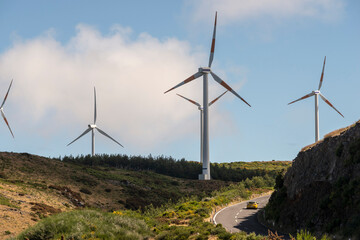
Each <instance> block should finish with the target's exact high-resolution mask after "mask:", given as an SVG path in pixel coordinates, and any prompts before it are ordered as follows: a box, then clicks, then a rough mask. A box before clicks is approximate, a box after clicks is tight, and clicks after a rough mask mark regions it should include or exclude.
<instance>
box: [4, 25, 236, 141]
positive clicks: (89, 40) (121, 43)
mask: <svg viewBox="0 0 360 240" xmlns="http://www.w3.org/2000/svg"><path fill="white" fill-rule="evenodd" d="M52 33H53V32H52ZM53 35H54V34H51V33H50V34H45V35H44V36H39V37H37V38H35V39H31V40H26V41H24V40H17V41H16V42H15V43H14V45H13V46H12V47H11V48H10V49H8V50H7V51H6V52H4V53H3V54H1V55H0V73H1V75H0V87H1V89H7V87H8V84H9V81H10V79H11V78H14V84H13V88H12V90H11V98H9V99H8V102H7V104H6V106H5V107H6V108H5V111H6V112H7V114H8V118H10V117H9V116H11V119H12V121H11V122H10V123H11V124H12V127H13V129H16V131H22V132H23V131H26V132H31V133H32V134H38V133H37V132H38V131H39V132H40V135H42V136H45V137H46V136H56V135H59V133H60V132H61V134H60V135H62V136H63V135H65V134H64V132H65V133H66V135H68V134H69V140H71V139H73V138H75V137H77V136H78V135H79V134H80V133H81V132H82V131H84V130H85V129H86V126H87V124H88V123H92V121H93V86H96V90H97V103H98V104H97V108H98V117H97V124H98V125H99V127H100V128H101V129H103V130H104V131H106V132H107V133H109V134H110V135H112V136H113V137H114V138H116V139H118V140H119V141H120V142H121V143H123V144H124V145H125V146H129V145H133V146H135V145H136V146H139V147H146V148H151V147H153V146H157V145H160V144H162V143H164V142H165V143H168V142H169V141H173V140H174V139H178V138H181V137H184V136H186V135H188V134H193V132H194V131H196V132H198V129H197V128H196V129H194V127H195V126H197V125H196V124H193V123H192V121H194V118H195V119H196V120H198V119H197V117H198V114H197V112H196V111H195V109H193V108H187V107H183V105H182V104H181V100H180V99H179V98H178V97H177V96H176V95H175V93H176V91H173V92H171V93H168V94H166V95H164V94H163V92H164V91H166V90H167V89H169V88H171V87H173V86H174V85H175V84H177V83H179V82H180V81H182V80H184V79H185V78H187V77H188V76H190V75H191V74H193V73H194V72H195V71H196V70H197V69H196V68H195V69H194V66H199V64H200V63H201V62H206V59H205V57H204V56H205V55H204V54H202V53H199V52H193V51H194V50H193V49H191V48H190V46H189V44H188V43H187V42H183V41H179V40H177V39H175V38H169V39H166V40H161V41H160V40H159V39H157V38H154V37H152V36H150V35H149V34H146V33H143V34H140V35H139V36H137V37H136V38H134V37H133V36H132V33H131V29H129V28H123V27H121V26H114V27H113V28H112V29H111V32H110V34H108V35H106V36H104V35H102V34H101V33H100V32H98V31H97V30H96V29H94V28H93V27H90V26H86V25H78V26H77V34H76V35H75V36H74V37H73V38H72V39H71V40H70V41H69V42H68V43H66V44H62V43H60V42H58V41H57V40H56V39H55V38H54V36H53ZM222 91H223V89H222V88H221V87H219V88H218V90H216V91H214V92H212V93H211V94H210V98H212V97H213V96H216V95H217V94H218V93H220V92H222ZM177 92H179V93H181V94H184V95H186V96H188V97H192V98H195V99H196V100H199V99H201V93H202V89H201V81H198V82H197V83H195V81H194V82H193V83H189V84H188V85H186V86H184V87H183V88H181V89H179V91H177ZM10 99H11V100H10ZM10 112H11V114H10ZM212 116H213V120H212V121H211V123H212V124H214V125H216V124H218V123H219V122H221V121H227V122H229V116H228V115H227V114H226V113H224V112H222V113H221V114H220V113H219V112H218V110H217V111H214V112H212ZM231 124H232V123H228V127H229V128H231ZM222 125H223V124H222Z"/></svg>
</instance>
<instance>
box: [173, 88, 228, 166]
mask: <svg viewBox="0 0 360 240" xmlns="http://www.w3.org/2000/svg"><path fill="white" fill-rule="evenodd" d="M227 92H228V91H225V92H224V93H222V94H221V95H220V96H218V97H217V98H215V99H214V100H212V101H211V102H210V103H209V107H210V106H211V105H213V104H214V103H215V102H216V101H217V100H219V98H221V97H222V96H223V95H224V94H225V93H227ZM177 95H178V96H179V97H182V98H184V99H185V100H188V101H189V102H191V103H192V104H194V105H196V106H198V109H199V111H200V163H203V151H202V149H203V145H204V144H203V121H204V119H203V118H204V114H203V107H202V106H201V105H200V103H197V102H195V101H194V100H191V99H189V98H186V97H184V96H182V95H180V94H177Z"/></svg>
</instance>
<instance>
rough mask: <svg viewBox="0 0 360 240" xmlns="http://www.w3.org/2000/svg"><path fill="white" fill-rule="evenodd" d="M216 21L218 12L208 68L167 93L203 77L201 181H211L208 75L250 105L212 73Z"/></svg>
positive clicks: (202, 69) (200, 69)
mask: <svg viewBox="0 0 360 240" xmlns="http://www.w3.org/2000/svg"><path fill="white" fill-rule="evenodd" d="M216 21H217V12H216V14H215V23H214V31H213V38H212V42H211V49H210V57H209V65H208V67H200V68H199V70H198V72H197V73H195V74H194V75H192V76H190V77H188V78H187V79H185V80H184V81H183V82H181V83H179V84H178V85H176V86H175V87H173V88H171V89H169V90H167V91H166V92H165V93H167V92H170V91H171V90H173V89H175V88H178V87H180V86H182V85H184V84H186V83H189V82H191V81H193V80H194V79H196V78H198V77H201V76H203V116H204V120H203V149H202V153H203V168H202V174H200V175H199V179H200V180H210V178H211V177H210V159H209V100H208V74H211V76H212V77H213V78H214V80H215V81H216V82H218V83H219V84H220V85H222V86H223V87H224V88H226V89H227V90H228V91H229V92H231V93H232V94H234V95H235V96H237V97H238V98H240V99H241V100H242V101H243V102H245V103H246V104H247V105H248V106H249V107H251V106H250V104H248V103H247V102H246V101H245V100H244V99H243V98H242V97H240V95H239V94H237V93H236V92H235V91H234V90H233V89H232V88H231V87H230V86H229V85H227V84H226V82H224V81H223V80H222V79H221V78H220V77H218V76H217V75H216V74H215V73H214V72H212V71H211V64H212V61H213V59H214V51H215V38H216Z"/></svg>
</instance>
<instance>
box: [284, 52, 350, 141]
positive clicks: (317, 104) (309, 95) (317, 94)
mask: <svg viewBox="0 0 360 240" xmlns="http://www.w3.org/2000/svg"><path fill="white" fill-rule="evenodd" d="M325 62H326V56H325V58H324V64H323V68H322V72H321V77H320V83H319V88H318V90H315V91H312V92H311V93H309V94H307V95H305V96H303V97H301V98H299V99H297V100H295V101H292V102H290V103H288V105H290V104H292V103H294V102H297V101H300V100H303V99H306V98H308V97H312V96H315V142H317V141H319V135H320V134H319V95H320V97H321V99H322V100H324V102H326V103H327V104H328V105H329V106H330V107H332V108H333V109H334V110H335V111H337V112H338V113H339V114H340V115H341V116H342V117H344V116H343V115H342V114H341V113H340V112H339V111H338V110H337V109H336V108H335V107H334V106H333V105H332V104H331V103H330V101H329V100H327V99H326V98H325V96H324V95H322V94H321V92H320V88H321V86H322V82H323V78H324V69H325Z"/></svg>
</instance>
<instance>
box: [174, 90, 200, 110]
mask: <svg viewBox="0 0 360 240" xmlns="http://www.w3.org/2000/svg"><path fill="white" fill-rule="evenodd" d="M176 95H178V96H179V97H182V98H183V99H185V100H188V101H189V102H191V103H192V104H194V105H196V106H198V107H201V105H200V104H199V103H197V102H195V101H194V100H191V99H189V98H186V97H184V96H182V95H180V94H178V93H177V94H176Z"/></svg>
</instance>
